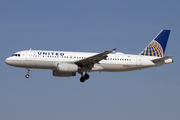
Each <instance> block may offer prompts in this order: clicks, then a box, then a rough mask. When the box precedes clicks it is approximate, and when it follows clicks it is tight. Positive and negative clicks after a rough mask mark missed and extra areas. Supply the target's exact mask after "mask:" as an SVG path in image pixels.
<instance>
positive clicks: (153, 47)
mask: <svg viewBox="0 0 180 120" xmlns="http://www.w3.org/2000/svg"><path fill="white" fill-rule="evenodd" d="M141 55H145V56H156V57H163V49H162V46H161V45H160V44H159V43H158V42H157V41H155V40H153V41H152V42H151V43H150V44H149V45H148V46H147V47H146V48H145V49H144V50H143V51H142V52H141Z"/></svg>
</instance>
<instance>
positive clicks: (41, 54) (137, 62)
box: [5, 30, 173, 82]
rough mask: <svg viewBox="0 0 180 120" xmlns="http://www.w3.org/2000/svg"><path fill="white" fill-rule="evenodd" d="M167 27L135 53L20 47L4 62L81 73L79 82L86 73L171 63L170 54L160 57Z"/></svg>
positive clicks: (67, 74)
mask: <svg viewBox="0 0 180 120" xmlns="http://www.w3.org/2000/svg"><path fill="white" fill-rule="evenodd" d="M169 34H170V30H161V31H160V32H159V33H158V35H157V36H156V37H155V38H154V39H153V40H152V41H151V42H150V44H149V45H148V46H147V47H146V48H145V49H144V50H143V51H142V52H140V53H139V54H136V55H133V54H124V53H121V52H115V50H116V48H115V49H112V50H107V51H104V52H102V53H90V52H67V51H46V50H31V49H30V50H24V51H19V52H16V53H14V54H13V55H12V56H11V57H8V58H7V59H6V60H5V62H6V64H8V65H10V66H14V67H20V68H26V69H27V74H26V75H25V77H26V78H29V72H30V69H51V70H52V74H53V76H56V77H71V76H76V73H79V74H81V77H80V82H85V81H86V80H88V79H89V77H90V76H89V74H88V73H89V72H124V71H132V70H141V69H145V68H150V67H156V66H162V65H164V64H168V63H172V62H173V59H171V58H172V56H166V57H164V53H165V49H166V45H167V41H168V38H169Z"/></svg>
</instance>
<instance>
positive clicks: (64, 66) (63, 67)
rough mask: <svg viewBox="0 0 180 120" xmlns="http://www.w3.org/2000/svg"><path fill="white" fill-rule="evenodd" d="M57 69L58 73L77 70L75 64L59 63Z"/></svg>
mask: <svg viewBox="0 0 180 120" xmlns="http://www.w3.org/2000/svg"><path fill="white" fill-rule="evenodd" d="M57 71H58V72H60V73H63V72H65V73H68V72H71V73H72V72H77V71H78V66H77V65H76V64H70V63H60V64H58V65H57Z"/></svg>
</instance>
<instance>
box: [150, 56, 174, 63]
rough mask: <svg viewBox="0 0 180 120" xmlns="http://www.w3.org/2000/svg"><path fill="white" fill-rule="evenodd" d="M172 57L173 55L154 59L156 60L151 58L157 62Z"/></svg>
mask: <svg viewBox="0 0 180 120" xmlns="http://www.w3.org/2000/svg"><path fill="white" fill-rule="evenodd" d="M172 57H173V56H166V57H162V58H158V59H154V60H151V61H152V62H154V63H156V62H163V61H164V60H167V59H169V58H172Z"/></svg>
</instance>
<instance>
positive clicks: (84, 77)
mask: <svg viewBox="0 0 180 120" xmlns="http://www.w3.org/2000/svg"><path fill="white" fill-rule="evenodd" d="M87 79H89V75H88V74H87V73H85V75H84V76H83V73H81V78H80V82H82V83H83V82H85V81H86V80H87Z"/></svg>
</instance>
